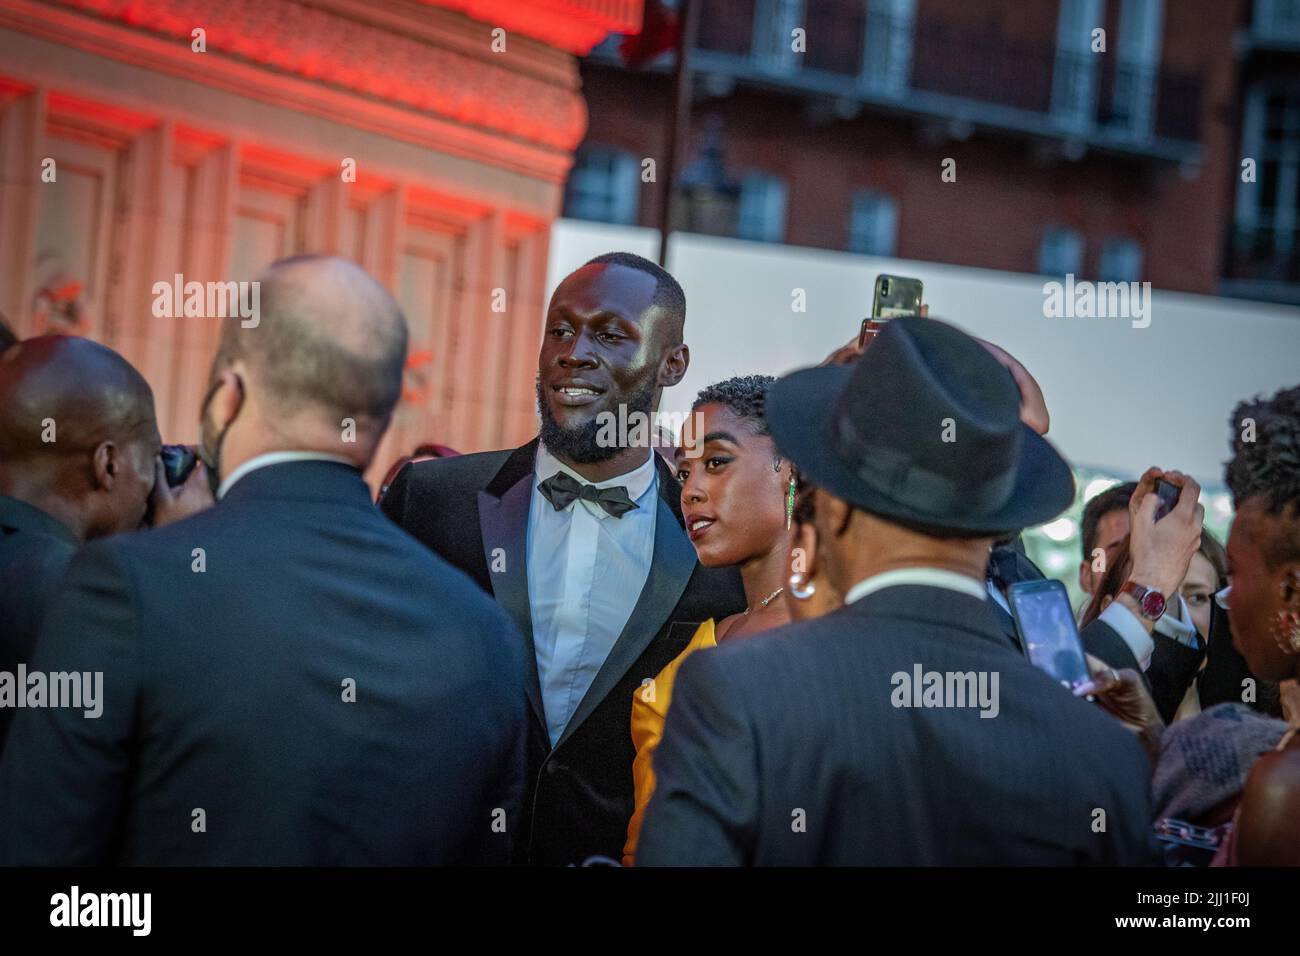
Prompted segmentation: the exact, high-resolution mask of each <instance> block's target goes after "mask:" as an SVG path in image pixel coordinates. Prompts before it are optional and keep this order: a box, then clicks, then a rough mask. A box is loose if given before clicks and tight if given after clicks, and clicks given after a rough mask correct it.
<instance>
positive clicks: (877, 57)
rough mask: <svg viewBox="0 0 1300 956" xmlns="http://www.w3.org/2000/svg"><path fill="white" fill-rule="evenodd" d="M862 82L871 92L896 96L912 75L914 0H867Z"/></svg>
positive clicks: (914, 25) (904, 87) (903, 89)
mask: <svg viewBox="0 0 1300 956" xmlns="http://www.w3.org/2000/svg"><path fill="white" fill-rule="evenodd" d="M866 19H867V34H866V38H865V41H864V46H863V49H864V50H865V51H866V52H865V54H864V55H863V57H862V83H863V85H864V86H865V87H866V88H867V89H869V90H870V91H871V92H873V93H885V94H889V95H893V96H897V95H899V94H901V93H903V92H904V91H905V90H906V89H907V86H908V83H909V81H910V79H911V76H912V34H913V32H914V30H915V27H916V0H868V3H867V18H866Z"/></svg>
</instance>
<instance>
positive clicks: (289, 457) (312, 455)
mask: <svg viewBox="0 0 1300 956" xmlns="http://www.w3.org/2000/svg"><path fill="white" fill-rule="evenodd" d="M289 461H335V462H338V463H339V464H341V465H347V466H348V467H349V468H356V467H357V466H356V465H354V464H352V462H350V461H348V460H347V459H346V458H343V457H342V456H340V455H327V454H325V453H324V452H319V451H271V452H267V453H266V454H265V455H258V456H256V457H254V458H250V459H248V461H246V462H244V463H243V464H242V465H240V466H239V467H238V468H236V469H235V470H234V471H232V472H231V473H230V474H228V475H226V477H225V478H223V479H222V481H221V484H220V485H218V486H217V500H218V501H220V500H221V499H222V498H224V497H225V494H226V492H227V491H229V490H230V489H231V488H232V487H233V486H234V484H235V482H237V481H238V480H239V479H240V478H243V477H244V476H245V475H247V474H248V473H249V472H252V471H257V469H259V468H266V467H267V466H269V465H282V464H284V463H285V462H289Z"/></svg>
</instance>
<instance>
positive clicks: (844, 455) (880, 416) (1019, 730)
mask: <svg viewBox="0 0 1300 956" xmlns="http://www.w3.org/2000/svg"><path fill="white" fill-rule="evenodd" d="M1017 404H1018V396H1017V389H1016V386H1015V383H1014V381H1013V380H1012V378H1011V376H1010V375H1008V374H1007V372H1006V371H1005V370H1004V369H1003V368H1002V367H1001V366H1000V365H998V363H997V362H996V361H995V360H994V359H993V358H991V357H990V355H989V354H988V353H987V352H986V351H985V350H984V349H983V348H982V347H981V345H980V344H979V343H978V342H977V341H976V340H974V339H972V338H970V337H969V336H967V335H965V334H964V333H962V332H960V331H958V330H957V329H955V328H953V327H951V326H949V325H946V324H944V323H942V322H939V321H937V320H935V319H928V318H927V319H922V318H899V319H894V320H892V321H891V322H890V323H889V324H888V325H887V326H886V327H885V329H884V331H883V332H881V333H880V335H879V337H878V339H877V340H876V342H875V344H873V345H872V346H871V348H870V349H869V350H868V352H867V354H866V355H865V356H864V357H863V359H862V360H861V361H860V362H858V363H857V365H856V366H851V367H843V366H839V367H829V368H818V369H808V370H805V371H802V372H796V373H795V374H793V375H791V376H788V377H786V378H784V379H781V380H780V381H778V382H776V383H775V384H774V385H773V386H772V388H771V389H770V391H769V393H768V398H767V406H766V414H767V420H768V424H769V427H770V428H771V432H772V436H773V438H774V439H775V440H776V443H777V447H778V448H779V449H780V451H781V453H782V454H783V455H786V456H787V457H789V458H790V460H791V461H792V462H794V464H795V466H796V467H798V468H799V471H800V474H801V475H806V476H807V477H808V479H809V481H810V482H811V483H812V484H813V485H814V486H815V487H816V491H815V503H814V512H815V524H816V529H817V533H818V540H819V542H820V546H819V552H818V561H819V565H820V564H822V563H823V559H824V565H825V570H826V574H827V577H828V580H829V582H830V583H831V584H832V585H833V586H834V588H835V590H836V591H838V592H839V593H842V594H844V595H845V606H844V607H842V608H840V609H839V610H837V611H834V612H832V613H830V614H828V615H826V616H824V617H821V618H816V619H812V620H808V621H802V622H799V623H796V624H791V625H789V626H787V627H783V628H778V629H776V630H775V631H770V632H768V633H767V634H763V635H759V636H757V637H754V638H751V639H749V640H746V641H743V642H740V643H738V644H736V645H734V646H733V645H726V644H724V645H722V646H721V647H719V648H718V649H716V650H709V651H706V652H704V653H700V654H695V655H693V656H692V657H690V658H688V659H687V661H686V663H685V664H684V665H683V666H682V669H681V671H680V673H679V674H678V677H677V684H676V687H675V690H674V693H673V706H672V709H671V710H670V711H669V713H668V720H667V724H666V726H665V730H664V738H663V742H662V744H661V745H660V749H659V751H658V753H657V754H656V757H655V771H656V774H657V777H658V787H657V789H656V791H655V795H654V797H653V798H652V799H651V801H650V805H649V808H648V811H647V814H646V820H645V827H644V830H643V831H642V837H641V846H640V850H639V852H638V854H637V862H638V864H639V865H665V864H667V865H746V864H759V865H772V864H777V865H820V864H846V865H873V864H891V865H898V864H905V865H906V864H919V865H959V864H1038V865H1051V864H1086V863H1098V864H1106V863H1110V864H1134V863H1140V862H1145V861H1148V860H1149V859H1151V844H1150V840H1149V836H1148V834H1149V823H1150V813H1149V806H1148V800H1147V781H1148V778H1149V773H1150V770H1149V766H1148V763H1147V759H1146V757H1145V755H1144V754H1143V751H1142V747H1141V746H1140V744H1139V743H1138V741H1137V739H1136V738H1135V737H1134V736H1133V735H1132V734H1131V733H1130V732H1129V731H1127V730H1125V729H1124V728H1123V727H1121V725H1120V724H1119V723H1118V722H1117V721H1116V720H1115V719H1114V718H1112V717H1111V716H1109V715H1108V714H1106V713H1104V712H1103V711H1101V710H1100V709H1099V708H1097V707H1095V706H1093V705H1092V704H1089V703H1087V702H1086V701H1083V700H1080V699H1078V698H1077V697H1075V696H1074V695H1072V694H1071V693H1070V692H1069V691H1068V690H1066V689H1065V688H1063V687H1061V686H1060V685H1059V684H1058V683H1057V682H1056V681H1055V680H1053V679H1052V678H1051V677H1049V676H1048V675H1047V674H1045V673H1044V672H1042V671H1040V670H1038V669H1037V668H1035V667H1034V666H1033V665H1031V664H1030V663H1029V662H1028V661H1027V660H1025V658H1024V657H1023V656H1022V655H1021V654H1020V653H1018V652H1017V651H1016V649H1014V648H1013V647H1011V646H1010V645H1009V643H1008V642H1007V641H1006V639H1005V636H1004V634H1003V632H1002V629H1001V627H1000V625H999V623H998V621H997V618H996V616H995V614H994V613H993V610H992V607H993V605H992V604H991V602H990V601H989V600H988V595H987V592H986V589H985V575H984V571H985V563H986V562H987V560H988V554H989V548H990V545H991V544H992V542H993V541H994V540H995V539H996V538H999V537H1001V536H1003V535H1004V534H1005V532H1006V531H1007V529H1011V528H1019V527H1027V526H1029V525H1033V524H1037V523H1039V522H1042V521H1046V520H1048V519H1050V518H1051V517H1053V516H1054V515H1056V514H1058V513H1059V512H1060V511H1061V510H1062V509H1064V508H1065V507H1066V506H1067V505H1068V504H1069V503H1070V500H1071V498H1072V497H1073V489H1074V482H1073V478H1072V476H1071V475H1070V471H1069V468H1068V466H1067V465H1066V463H1065V462H1064V460H1062V459H1061V457H1060V455H1058V454H1057V452H1056V451H1055V449H1053V448H1052V447H1051V446H1050V445H1049V444H1048V443H1047V442H1046V441H1045V440H1044V439H1042V438H1041V437H1040V436H1039V435H1038V434H1036V433H1035V432H1034V431H1033V430H1032V429H1030V428H1029V427H1027V426H1026V425H1024V424H1022V423H1021V422H1020V421H1019V417H1018V413H1017ZM1193 505H1194V502H1184V503H1183V505H1181V506H1180V507H1182V512H1183V513H1179V517H1178V519H1177V520H1179V521H1182V520H1191V517H1192V516H1191V512H1192V509H1193ZM1166 520H1170V521H1172V520H1175V519H1174V517H1173V516H1171V517H1170V518H1168V519H1166ZM796 598H797V596H796Z"/></svg>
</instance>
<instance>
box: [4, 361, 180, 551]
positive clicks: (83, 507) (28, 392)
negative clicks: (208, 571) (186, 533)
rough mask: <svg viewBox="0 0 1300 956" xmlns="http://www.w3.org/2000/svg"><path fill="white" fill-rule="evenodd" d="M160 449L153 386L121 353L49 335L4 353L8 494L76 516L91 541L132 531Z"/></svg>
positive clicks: (62, 517)
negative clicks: (150, 386) (124, 531)
mask: <svg viewBox="0 0 1300 956" xmlns="http://www.w3.org/2000/svg"><path fill="white" fill-rule="evenodd" d="M158 448H159V437H158V424H157V421H156V419H155V417H154V404H153V392H152V391H151V390H150V389H149V385H148V383H147V382H146V381H145V380H144V378H143V377H142V376H141V375H140V373H139V372H137V371H136V370H135V369H134V368H132V367H131V364H130V363H129V362H127V361H126V359H124V358H122V356H120V355H118V354H117V353H116V352H114V351H113V350H112V349H109V348H105V347H104V346H102V345H99V344H98V343H96V342H92V341H90V340H89V339H83V338H78V337H75V336H61V335H45V336H40V337H37V338H33V339H25V340H23V341H21V342H19V343H17V344H16V345H13V346H11V347H10V348H8V349H6V350H5V351H4V352H3V353H0V490H3V492H4V493H5V494H10V495H13V496H15V497H19V498H21V499H23V500H25V501H27V502H28V503H29V504H33V505H35V506H36V507H40V508H43V509H44V510H60V509H63V510H65V511H68V510H71V511H75V512H77V514H78V515H79V517H78V518H77V519H76V521H75V522H74V523H77V524H79V525H81V526H80V527H76V528H73V530H74V531H76V532H77V533H78V534H80V535H81V536H83V537H95V536H97V535H99V534H109V533H113V532H115V531H122V530H128V529H130V528H134V527H136V526H137V525H138V524H139V522H140V519H141V518H142V516H143V514H144V508H145V503H146V500H147V498H148V494H149V490H150V489H151V488H152V487H153V474H154V473H153V458H154V456H155V455H156V454H157V453H158ZM38 498H39V499H41V500H40V501H38V500H36V499H38ZM51 498H54V499H58V500H57V501H54V500H50V499H51ZM56 517H59V518H60V520H64V522H65V523H69V515H68V514H59V515H56Z"/></svg>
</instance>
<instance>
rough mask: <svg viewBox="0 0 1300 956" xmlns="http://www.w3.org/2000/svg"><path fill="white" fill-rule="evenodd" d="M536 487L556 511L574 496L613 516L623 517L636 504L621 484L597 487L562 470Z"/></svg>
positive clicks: (567, 503) (561, 508) (568, 503)
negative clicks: (595, 505)
mask: <svg viewBox="0 0 1300 956" xmlns="http://www.w3.org/2000/svg"><path fill="white" fill-rule="evenodd" d="M537 487H538V490H540V491H541V493H542V494H543V495H545V496H546V500H547V501H549V502H550V503H551V504H552V506H554V508H555V510H556V511H563V510H564V509H565V508H567V507H569V505H571V504H573V501H574V499H575V498H581V499H582V500H583V501H591V502H594V503H595V504H598V505H600V506H601V507H602V508H604V509H605V511H606V512H607V513H608V514H611V515H613V516H614V517H615V518H621V517H623V515H625V514H627V513H628V512H629V511H631V510H632V509H633V508H635V507H636V506H637V504H636V502H635V501H633V500H632V499H631V498H630V497H629V496H628V493H627V489H626V488H625V487H623V486H622V485H615V486H614V487H612V488H597V487H596V486H595V485H587V484H583V483H582V482H581V481H578V480H577V479H576V478H573V477H572V476H570V475H567V474H565V473H564V472H562V471H557V472H556V473H555V474H553V475H551V477H549V478H547V479H546V480H545V481H543V482H542V483H541V484H540V485H538V486H537Z"/></svg>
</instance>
